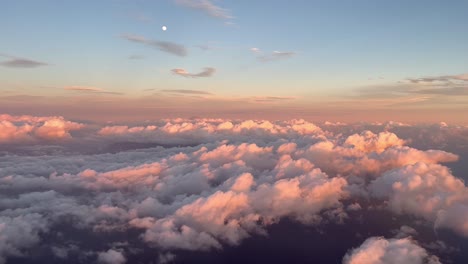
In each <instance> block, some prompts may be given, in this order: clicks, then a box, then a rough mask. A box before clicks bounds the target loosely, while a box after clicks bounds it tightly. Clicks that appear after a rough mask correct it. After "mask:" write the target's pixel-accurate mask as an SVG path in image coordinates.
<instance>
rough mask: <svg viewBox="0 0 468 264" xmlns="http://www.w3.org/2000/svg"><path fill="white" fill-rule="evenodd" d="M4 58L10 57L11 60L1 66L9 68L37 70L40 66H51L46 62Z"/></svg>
mask: <svg viewBox="0 0 468 264" xmlns="http://www.w3.org/2000/svg"><path fill="white" fill-rule="evenodd" d="M3 57H8V58H10V59H9V60H7V61H4V62H1V63H0V65H2V66H4V67H8V68H36V67H40V66H47V65H49V64H47V63H45V62H40V61H35V60H31V59H24V58H15V57H12V56H5V55H3Z"/></svg>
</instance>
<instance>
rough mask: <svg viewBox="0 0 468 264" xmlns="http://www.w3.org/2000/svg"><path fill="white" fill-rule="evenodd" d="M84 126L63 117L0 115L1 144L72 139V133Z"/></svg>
mask: <svg viewBox="0 0 468 264" xmlns="http://www.w3.org/2000/svg"><path fill="white" fill-rule="evenodd" d="M83 126H84V125H83V124H80V123H75V122H71V121H67V120H65V119H64V118H63V117H33V116H11V115H0V143H11V142H17V141H31V140H35V139H37V140H40V139H64V138H70V137H71V135H70V133H69V132H70V131H73V130H79V129H81V128H83Z"/></svg>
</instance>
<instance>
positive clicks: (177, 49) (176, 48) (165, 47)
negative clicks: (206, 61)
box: [121, 34, 188, 57]
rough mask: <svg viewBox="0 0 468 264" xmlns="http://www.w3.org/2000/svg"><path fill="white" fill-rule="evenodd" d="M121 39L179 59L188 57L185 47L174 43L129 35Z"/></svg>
mask: <svg viewBox="0 0 468 264" xmlns="http://www.w3.org/2000/svg"><path fill="white" fill-rule="evenodd" d="M121 38H123V39H126V40H128V41H131V42H135V43H140V44H143V45H146V46H149V47H153V48H157V49H159V50H161V51H164V52H167V53H170V54H173V55H177V56H180V57H185V56H187V55H188V51H187V49H186V48H185V46H183V45H180V44H177V43H174V42H169V41H158V40H151V39H147V38H145V37H143V36H138V35H129V34H124V35H122V36H121Z"/></svg>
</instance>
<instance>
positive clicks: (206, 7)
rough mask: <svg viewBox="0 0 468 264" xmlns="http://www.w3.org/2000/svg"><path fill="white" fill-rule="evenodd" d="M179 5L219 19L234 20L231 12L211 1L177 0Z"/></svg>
mask: <svg viewBox="0 0 468 264" xmlns="http://www.w3.org/2000/svg"><path fill="white" fill-rule="evenodd" d="M175 2H176V3H177V4H178V5H181V6H184V7H188V8H191V9H194V10H199V11H202V12H203V13H205V14H207V15H209V16H211V17H214V18H219V19H232V18H233V17H232V15H231V14H230V12H229V10H227V9H225V8H222V7H220V6H217V5H215V4H214V3H213V1H210V0H175Z"/></svg>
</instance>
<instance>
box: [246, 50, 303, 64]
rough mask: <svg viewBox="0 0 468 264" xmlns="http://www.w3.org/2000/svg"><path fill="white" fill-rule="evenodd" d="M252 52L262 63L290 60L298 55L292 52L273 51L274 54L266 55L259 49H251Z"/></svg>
mask: <svg viewBox="0 0 468 264" xmlns="http://www.w3.org/2000/svg"><path fill="white" fill-rule="evenodd" d="M250 51H251V52H252V53H253V54H255V56H256V57H257V59H258V60H259V61H262V62H269V61H276V60H282V59H288V58H291V57H293V56H295V55H296V53H295V52H292V51H273V52H272V53H269V54H268V53H265V52H263V51H262V50H260V49H259V48H250Z"/></svg>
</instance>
